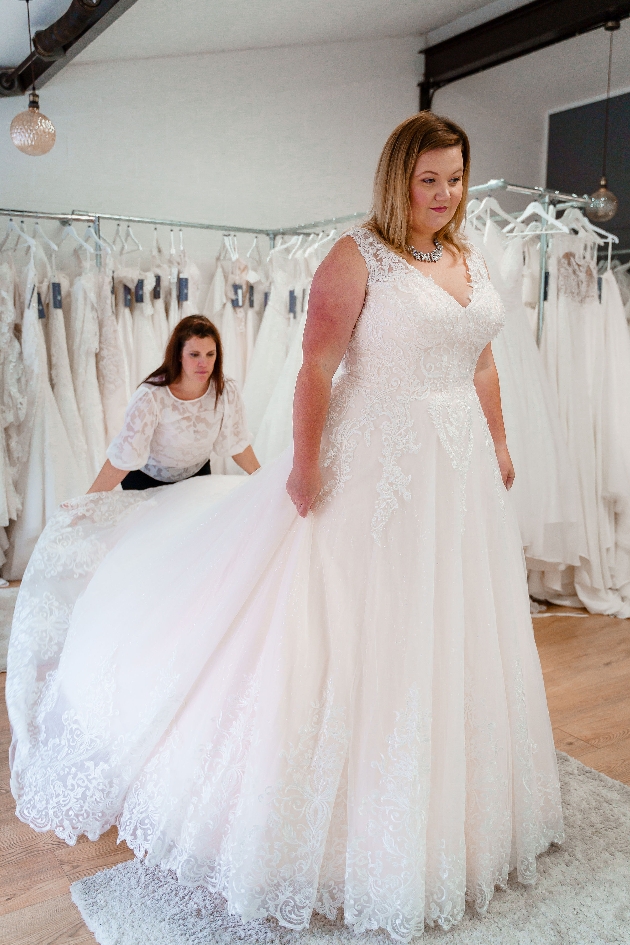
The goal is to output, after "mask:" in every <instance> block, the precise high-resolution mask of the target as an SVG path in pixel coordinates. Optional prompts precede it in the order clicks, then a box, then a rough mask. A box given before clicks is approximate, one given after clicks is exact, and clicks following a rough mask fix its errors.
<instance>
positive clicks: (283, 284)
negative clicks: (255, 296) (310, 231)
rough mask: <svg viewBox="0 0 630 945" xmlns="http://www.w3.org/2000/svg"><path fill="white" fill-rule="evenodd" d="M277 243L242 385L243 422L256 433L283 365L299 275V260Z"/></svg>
mask: <svg viewBox="0 0 630 945" xmlns="http://www.w3.org/2000/svg"><path fill="white" fill-rule="evenodd" d="M286 251H287V247H286V246H281V247H279V248H277V249H275V250H273V252H272V253H271V254H270V257H269V264H268V265H269V277H270V282H271V292H270V296H269V302H268V304H267V307H266V309H265V313H264V315H263V319H262V323H261V326H260V331H259V332H258V337H257V339H256V345H255V347H254V353H253V355H252V362H251V365H250V368H249V371H248V374H247V377H246V379H245V384H244V386H243V401H244V403H245V412H246V414H247V422H248V423H249V427H250V430H251V432H252V433H253V434H254V436H256V434H257V433H258V430H259V429H260V424H261V423H262V419H263V417H264V414H265V410H266V409H267V406H268V404H269V401H270V399H271V396H272V394H273V390H274V387H275V385H276V381H277V379H278V377H279V375H280V373H281V371H282V367H283V365H284V362H285V359H286V356H287V353H288V349H289V344H290V335H291V327H292V325H291V313H290V311H289V307H290V303H291V296H290V292H295V286H296V282H297V279H298V277H299V261H298V260H296V259H292V258H290V256H288V255H287V254H286Z"/></svg>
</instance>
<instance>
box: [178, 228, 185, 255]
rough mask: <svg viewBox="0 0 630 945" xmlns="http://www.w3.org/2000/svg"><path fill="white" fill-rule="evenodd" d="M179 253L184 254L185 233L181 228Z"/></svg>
mask: <svg viewBox="0 0 630 945" xmlns="http://www.w3.org/2000/svg"><path fill="white" fill-rule="evenodd" d="M179 251H180V253H183V252H184V231H183V230H182V228H181V226H180V228H179Z"/></svg>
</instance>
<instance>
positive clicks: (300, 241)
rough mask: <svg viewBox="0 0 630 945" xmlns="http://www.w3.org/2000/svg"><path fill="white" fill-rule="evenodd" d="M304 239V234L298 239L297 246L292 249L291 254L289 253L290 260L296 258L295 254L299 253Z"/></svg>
mask: <svg viewBox="0 0 630 945" xmlns="http://www.w3.org/2000/svg"><path fill="white" fill-rule="evenodd" d="M303 239H304V236H303V234H302V233H300V235H299V236H298V238H297V242H296V244H295V246H294V247H293V249H292V250H291V252H290V253H289V259H293V257H294V256H295V254H296V253H297V251H298V249H299V248H300V246H301V245H302V240H303Z"/></svg>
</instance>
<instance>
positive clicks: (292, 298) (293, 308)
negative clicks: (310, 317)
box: [289, 289, 297, 318]
mask: <svg viewBox="0 0 630 945" xmlns="http://www.w3.org/2000/svg"><path fill="white" fill-rule="evenodd" d="M289 314H290V315H293V317H294V318H297V295H296V294H295V292H294V291H293V289H289Z"/></svg>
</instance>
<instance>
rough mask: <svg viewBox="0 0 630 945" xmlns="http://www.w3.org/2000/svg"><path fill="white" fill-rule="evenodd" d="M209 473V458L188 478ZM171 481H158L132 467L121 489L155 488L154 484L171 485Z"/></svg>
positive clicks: (180, 480)
mask: <svg viewBox="0 0 630 945" xmlns="http://www.w3.org/2000/svg"><path fill="white" fill-rule="evenodd" d="M209 475H210V460H208V462H207V463H204V464H203V466H202V467H201V469H199V470H198V471H197V472H196V473H193V474H192V476H189V477H188V478H189V479H194V478H195V476H209ZM183 481H184V480H182V479H179V480H178V482H183ZM172 485H174V483H172V482H160V480H159V479H154V478H153V476H147V474H146V473H145V472H142V470H141V469H132V471H131V472H128V473H127V475H126V476H125V478H124V479H123V481H122V482H121V486H122V487H123V489H155V487H156V486H172Z"/></svg>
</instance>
